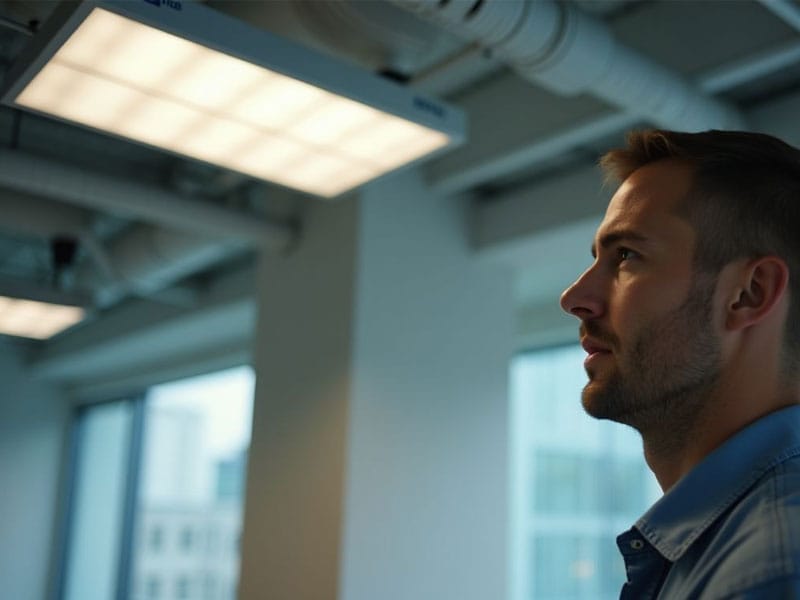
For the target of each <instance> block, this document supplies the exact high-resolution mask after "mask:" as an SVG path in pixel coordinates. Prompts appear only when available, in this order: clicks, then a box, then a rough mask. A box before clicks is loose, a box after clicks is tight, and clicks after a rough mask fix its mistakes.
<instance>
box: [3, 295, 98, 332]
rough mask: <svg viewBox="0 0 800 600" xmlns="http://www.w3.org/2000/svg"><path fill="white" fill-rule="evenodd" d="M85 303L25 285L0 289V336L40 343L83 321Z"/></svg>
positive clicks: (78, 299)
mask: <svg viewBox="0 0 800 600" xmlns="http://www.w3.org/2000/svg"><path fill="white" fill-rule="evenodd" d="M85 303H86V299H84V298H79V297H77V296H75V295H69V294H65V293H60V292H56V291H52V290H48V289H41V288H37V287H35V286H32V285H30V284H28V283H24V282H20V283H16V284H10V282H3V285H2V286H0V334H5V335H13V336H17V337H26V338H33V339H37V340H44V339H47V338H50V337H53V336H54V335H56V334H58V333H61V332H62V331H64V330H65V329H68V328H70V327H72V326H73V325H76V324H77V323H79V322H80V321H82V320H83V319H84V318H85V317H86V311H85V310H84V309H83V308H82V307H81V304H85Z"/></svg>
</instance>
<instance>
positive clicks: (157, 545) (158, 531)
mask: <svg viewBox="0 0 800 600" xmlns="http://www.w3.org/2000/svg"><path fill="white" fill-rule="evenodd" d="M163 545H164V529H163V528H162V527H161V526H160V525H153V527H151V528H150V551H151V552H158V551H159V550H161V547H162V546H163Z"/></svg>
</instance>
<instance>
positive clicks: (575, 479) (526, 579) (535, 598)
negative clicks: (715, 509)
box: [511, 345, 661, 600]
mask: <svg viewBox="0 0 800 600" xmlns="http://www.w3.org/2000/svg"><path fill="white" fill-rule="evenodd" d="M584 357H585V352H584V351H583V350H582V348H581V347H580V346H577V345H575V346H564V347H558V348H552V349H545V350H539V351H535V352H529V353H525V354H520V355H518V356H517V357H516V358H515V360H514V361H513V364H512V369H511V401H512V423H513V432H512V435H513V443H512V445H513V456H512V463H513V469H512V472H513V475H512V482H513V483H512V485H513V494H512V521H513V522H512V538H513V550H512V563H513V565H512V572H513V576H512V600H612V599H614V600H616V598H618V597H619V591H620V588H621V587H622V584H623V583H624V581H625V579H626V578H625V572H624V565H623V562H622V558H621V557H620V556H619V552H618V550H617V546H616V542H615V539H616V536H617V535H618V534H619V533H621V532H623V531H625V530H627V529H628V528H629V527H630V526H631V525H633V523H634V522H635V521H636V519H638V518H639V517H640V516H641V515H642V514H643V513H644V511H645V510H647V508H648V507H649V506H650V505H651V504H652V503H653V502H654V501H655V500H656V499H657V498H658V497H659V496H660V494H661V492H660V488H659V487H658V484H657V482H656V480H655V478H654V477H653V476H652V474H651V473H650V471H649V469H648V468H647V465H646V463H645V462H644V458H643V456H642V446H641V438H640V436H639V434H638V433H636V432H635V431H634V430H632V429H630V428H629V427H626V426H624V425H619V424H617V423H611V422H609V421H598V420H595V419H593V418H592V417H590V416H588V415H587V414H585V413H584V411H583V409H582V407H581V402H580V393H581V389H582V388H583V386H584V385H585V383H586V376H585V375H583V373H584V371H583V359H584Z"/></svg>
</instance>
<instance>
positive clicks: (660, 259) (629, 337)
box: [561, 131, 800, 600]
mask: <svg viewBox="0 0 800 600" xmlns="http://www.w3.org/2000/svg"><path fill="white" fill-rule="evenodd" d="M601 164H602V166H603V167H604V169H605V170H606V172H607V173H608V174H609V175H610V176H612V177H615V178H617V179H619V180H620V181H622V184H621V186H620V187H619V189H618V190H617V192H616V193H615V194H614V197H613V198H612V199H611V202H610V203H609V206H608V210H607V212H606V215H605V218H604V219H603V222H602V223H601V225H600V227H599V228H598V230H597V234H596V238H595V241H594V244H593V245H592V255H593V256H594V262H593V264H592V265H591V266H590V267H589V269H588V270H586V272H584V273H583V274H582V275H581V276H580V277H579V278H578V280H577V281H576V282H575V283H574V284H573V285H572V286H571V287H569V288H568V289H567V290H566V291H565V292H564V294H563V295H562V298H561V305H562V307H563V309H564V310H565V311H567V312H569V313H571V314H573V315H575V316H576V317H578V318H579V319H580V321H581V323H580V336H581V344H582V345H583V347H584V349H585V350H586V351H587V353H588V357H587V358H586V361H585V363H584V365H585V368H586V372H587V373H588V375H589V382H588V383H587V385H586V387H585V388H584V390H583V394H582V402H583V406H584V408H585V410H586V412H588V413H589V414H590V415H592V416H594V417H596V418H599V419H612V420H614V421H618V422H620V423H624V424H627V425H630V426H631V427H634V428H635V429H637V430H638V431H639V432H640V433H641V435H642V439H643V443H644V454H645V458H646V460H647V463H648V465H649V466H650V468H651V469H652V471H653V472H654V473H655V475H656V478H657V479H658V482H659V484H660V485H661V487H662V489H663V490H664V495H663V496H662V498H661V499H660V500H659V501H658V502H656V504H655V505H653V507H652V508H651V509H650V510H649V511H648V512H647V513H646V514H645V515H644V516H643V517H642V518H641V519H639V521H637V523H636V524H635V525H634V527H632V528H631V529H630V530H629V531H627V532H625V533H623V534H622V535H620V536H619V537H618V538H617V543H618V545H619V548H620V551H621V552H622V555H623V559H624V561H625V565H626V570H627V575H628V581H627V583H625V585H624V586H623V588H622V594H621V597H622V598H624V599H635V600H642V599H647V598H669V599H677V598H680V599H686V598H702V599H712V598H713V599H722V598H746V599H748V600H755V599H764V600H776V599H787V598H800V406H798V403H800V151H798V150H797V149H795V148H793V147H791V146H789V145H787V144H785V143H783V142H781V141H780V140H777V139H775V138H772V137H769V136H766V135H761V134H754V133H743V132H726V131H708V132H704V133H697V134H687V133H678V132H670V131H646V132H638V133H633V134H631V135H630V136H629V137H628V145H627V147H626V148H625V149H620V150H615V151H612V152H610V153H608V154H607V155H606V156H605V157H603V159H602V161H601Z"/></svg>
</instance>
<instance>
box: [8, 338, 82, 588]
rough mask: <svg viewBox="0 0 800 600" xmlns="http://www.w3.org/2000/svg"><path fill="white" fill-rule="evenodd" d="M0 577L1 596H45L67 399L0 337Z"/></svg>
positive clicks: (66, 414)
mask: <svg viewBox="0 0 800 600" xmlns="http://www.w3.org/2000/svg"><path fill="white" fill-rule="evenodd" d="M0 381H2V382H3V387H2V394H0V481H2V482H3V485H2V487H0V581H1V582H2V591H1V592H0V595H2V597H3V598H19V599H31V600H39V599H43V598H45V593H46V590H47V586H48V580H49V575H50V574H49V567H50V558H51V545H52V540H53V529H54V521H55V512H56V507H57V503H58V498H57V493H58V483H59V472H60V467H61V458H62V452H63V450H64V436H65V431H66V424H67V419H68V415H69V413H68V408H67V404H66V402H64V401H63V399H62V398H60V397H59V395H58V394H57V393H56V392H55V391H54V390H53V389H51V388H50V387H48V386H47V385H44V384H42V383H40V382H34V381H32V380H31V379H30V378H29V377H28V376H27V375H26V372H25V367H24V365H23V364H22V361H21V360H20V357H19V355H18V352H17V350H16V348H15V347H14V346H13V345H12V344H11V342H9V341H8V340H7V339H0Z"/></svg>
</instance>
